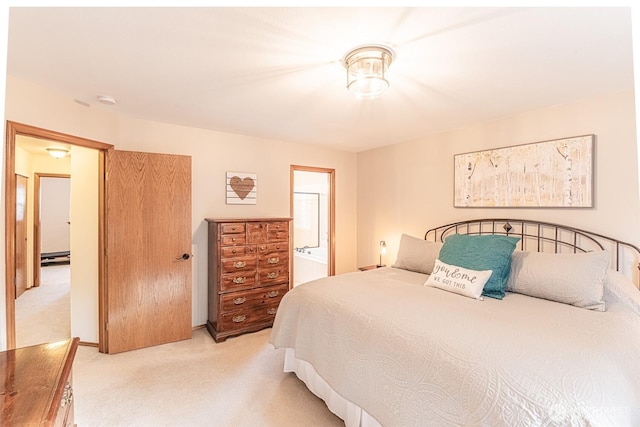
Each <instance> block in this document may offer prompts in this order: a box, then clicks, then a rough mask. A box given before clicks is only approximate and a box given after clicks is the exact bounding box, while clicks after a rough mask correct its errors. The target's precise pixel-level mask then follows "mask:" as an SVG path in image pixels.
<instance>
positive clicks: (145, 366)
mask: <svg viewBox="0 0 640 427" xmlns="http://www.w3.org/2000/svg"><path fill="white" fill-rule="evenodd" d="M65 279H66V285H65V283H64V281H65ZM68 281H69V266H51V267H46V268H43V277H42V285H41V286H40V287H39V288H34V289H33V290H29V291H27V292H25V293H24V294H23V295H22V296H20V298H18V300H16V330H17V342H18V346H20V347H21V346H25V345H32V344H39V343H43V342H52V341H59V340H62V339H66V338H68V337H69V335H70V326H69V291H68V289H69V284H68ZM65 289H66V290H65ZM270 332H271V329H264V330H262V331H259V332H256V333H253V334H245V335H242V336H239V337H234V338H229V339H227V341H225V342H223V343H216V342H214V341H213V339H212V338H211V336H210V335H209V333H208V332H207V331H206V329H204V328H202V329H196V330H195V331H193V337H192V338H191V339H190V340H185V341H179V342H175V343H170V344H165V345H160V346H156V347H150V348H146V349H142V350H135V351H130V352H126V353H120V354H114V355H106V354H102V353H99V352H98V350H97V349H96V348H95V347H87V346H80V347H78V352H77V354H76V358H75V362H74V365H73V383H74V387H73V389H74V397H75V400H74V410H75V423H76V424H77V425H78V426H80V427H93V426H109V427H118V426H194V427H197V426H215V427H289V426H291V427H293V426H295V427H298V426H317V427H325V426H326V427H332V426H342V427H344V422H343V421H342V420H340V419H339V418H338V417H336V416H335V415H333V414H332V413H331V412H330V411H329V410H328V409H327V407H326V405H325V403H324V402H323V401H322V400H321V399H319V398H317V397H316V396H314V395H313V394H312V393H311V392H310V391H309V390H307V388H306V387H305V385H304V384H303V383H302V381H300V380H298V378H297V377H296V376H295V374H285V373H284V372H282V366H283V362H284V351H283V350H276V349H274V348H273V347H272V346H271V344H269V343H268V339H269V333H270Z"/></svg>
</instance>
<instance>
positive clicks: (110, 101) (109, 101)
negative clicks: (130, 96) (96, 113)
mask: <svg viewBox="0 0 640 427" xmlns="http://www.w3.org/2000/svg"><path fill="white" fill-rule="evenodd" d="M98 101H100V103H101V104H104V105H116V103H117V102H118V101H116V99H115V98H114V97H112V96H106V95H98Z"/></svg>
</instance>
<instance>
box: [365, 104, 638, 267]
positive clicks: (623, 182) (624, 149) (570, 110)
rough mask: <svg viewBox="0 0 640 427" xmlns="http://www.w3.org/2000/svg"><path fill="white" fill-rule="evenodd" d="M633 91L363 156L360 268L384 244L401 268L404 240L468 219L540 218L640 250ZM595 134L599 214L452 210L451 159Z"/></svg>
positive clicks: (593, 210)
mask: <svg viewBox="0 0 640 427" xmlns="http://www.w3.org/2000/svg"><path fill="white" fill-rule="evenodd" d="M635 120H636V117H635V107H634V94H633V92H632V91H629V92H624V93H619V94H614V95H608V96H603V97H600V98H598V99H590V100H585V101H584V102H580V103H577V104H572V105H562V106H556V107H551V108H545V109H540V110H536V111H530V112H526V113H523V114H520V115H517V116H513V117H508V118H504V119H502V120H498V121H494V122H490V123H484V124H479V125H475V126H469V127H467V128H464V129H460V130H457V131H454V132H448V133H443V134H439V135H434V136H430V137H427V138H424V139H421V140H418V141H413V142H408V143H404V144H398V145H394V146H389V147H384V148H380V149H376V150H370V151H366V152H361V153H359V154H358V263H359V264H361V265H364V264H372V263H373V262H375V261H376V260H377V256H378V255H377V250H378V242H379V241H380V240H386V241H387V245H388V250H387V255H386V259H385V263H386V264H387V265H389V264H390V263H393V261H395V257H396V254H397V250H398V243H399V241H400V235H401V234H402V233H407V234H411V235H414V236H419V237H422V236H424V233H425V231H426V230H427V229H428V228H431V227H434V226H438V225H443V224H446V223H449V222H454V221H458V220H464V219H472V218H483V217H488V218H490V217H494V218H500V217H511V218H514V217H515V218H523V219H538V220H541V221H548V222H555V223H559V224H566V225H571V226H574V227H578V228H583V229H587V230H591V231H595V232H598V233H600V234H604V235H609V236H612V237H616V238H618V239H621V240H626V241H629V242H631V243H634V244H636V245H640V226H639V220H640V203H639V200H638V199H639V197H638V161H637V148H636V124H635ZM585 134H595V135H596V156H595V207H594V208H589V209H566V208H565V209H524V208H515V209H499V208H492V209H480V208H454V207H453V155H454V154H458V153H465V152H469V151H477V150H484V149H491V148H498V147H504V146H510V145H518V144H526V143H531V142H537V141H545V140H550V139H557V138H563V137H570V136H576V135H585Z"/></svg>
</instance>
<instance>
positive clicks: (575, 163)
mask: <svg viewBox="0 0 640 427" xmlns="http://www.w3.org/2000/svg"><path fill="white" fill-rule="evenodd" d="M594 157H595V135H593V134H589V135H581V136H574V137H569V138H561V139H553V140H548V141H541V142H534V143H529V144H522V145H514V146H510V147H503V148H496V149H490V150H482V151H474V152H469V153H462V154H456V155H454V159H453V162H454V207H456V208H467V207H482V208H490V207H496V208H505V207H523V208H524V207H526V208H591V207H593V206H594V200H593V199H594V197H593V194H594V166H595V161H594Z"/></svg>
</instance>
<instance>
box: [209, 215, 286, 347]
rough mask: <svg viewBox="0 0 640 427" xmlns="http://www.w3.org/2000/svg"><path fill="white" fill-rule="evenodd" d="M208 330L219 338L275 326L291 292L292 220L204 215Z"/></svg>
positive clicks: (217, 340)
mask: <svg viewBox="0 0 640 427" xmlns="http://www.w3.org/2000/svg"><path fill="white" fill-rule="evenodd" d="M206 221H207V222H208V224H209V245H208V246H209V258H208V260H209V262H208V273H209V279H208V284H209V286H208V290H209V297H208V304H209V318H208V322H207V330H208V331H209V333H210V334H211V336H212V337H213V339H214V340H215V341H216V342H220V341H224V340H225V339H227V337H229V336H232V335H240V334H243V333H246V332H254V331H257V330H260V329H264V328H268V327H270V326H272V325H273V319H274V318H275V315H276V312H277V310H278V305H279V304H280V300H281V299H282V296H283V295H284V294H285V293H286V292H287V291H288V290H289V281H290V277H289V272H290V268H289V227H290V223H291V219H290V218H268V219H206Z"/></svg>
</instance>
